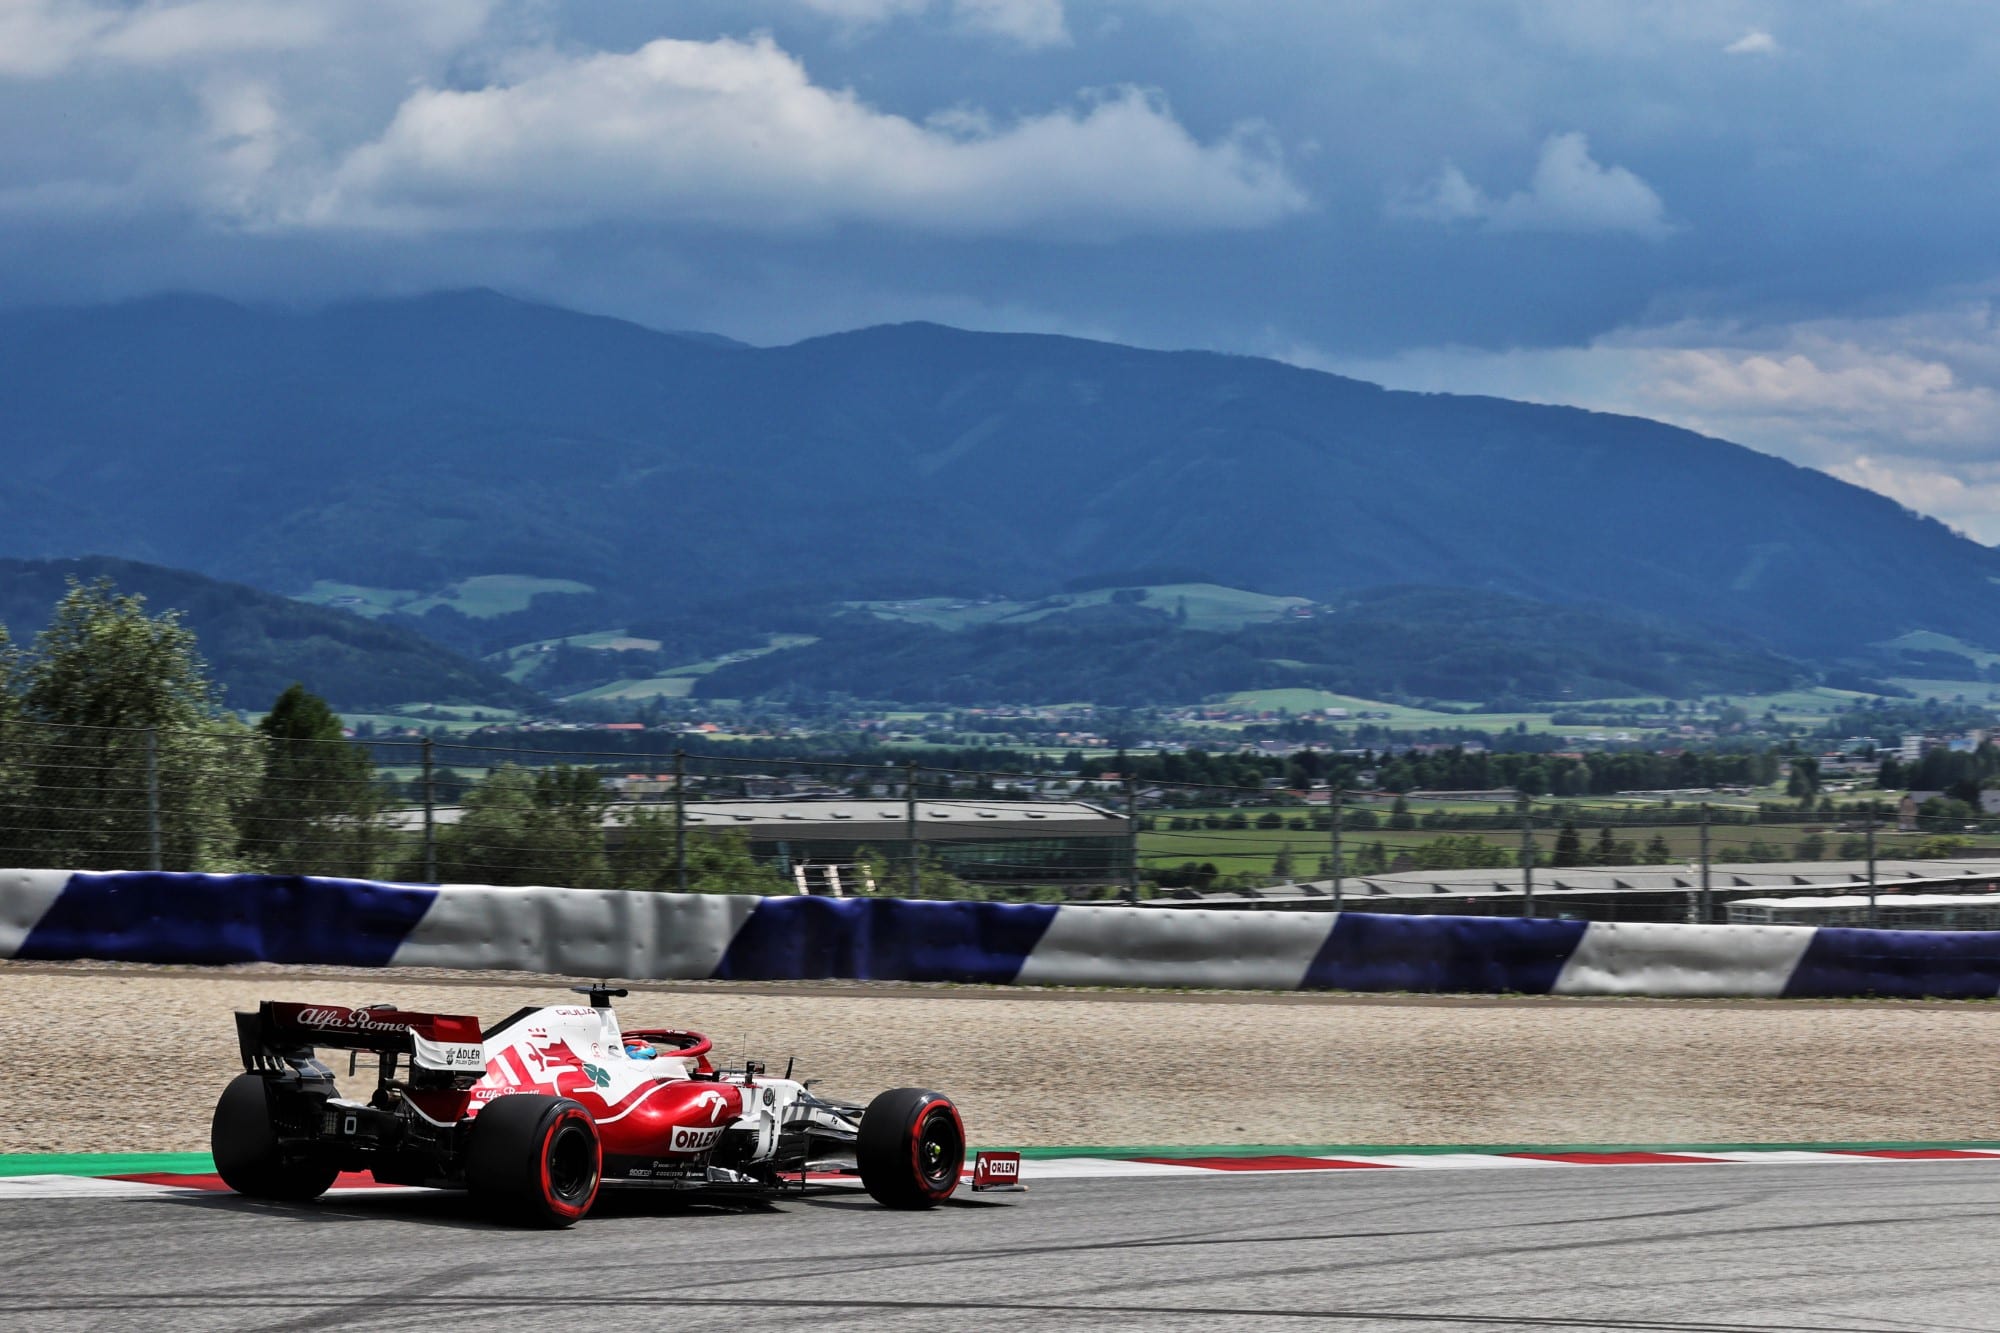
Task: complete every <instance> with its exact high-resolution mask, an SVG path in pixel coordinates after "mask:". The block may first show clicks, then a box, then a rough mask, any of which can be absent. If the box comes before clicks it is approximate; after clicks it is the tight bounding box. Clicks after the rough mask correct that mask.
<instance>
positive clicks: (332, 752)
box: [238, 684, 388, 878]
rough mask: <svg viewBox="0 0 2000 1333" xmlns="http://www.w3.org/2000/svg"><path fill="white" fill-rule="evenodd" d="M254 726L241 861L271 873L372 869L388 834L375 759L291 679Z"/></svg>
mask: <svg viewBox="0 0 2000 1333" xmlns="http://www.w3.org/2000/svg"><path fill="white" fill-rule="evenodd" d="M256 730H257V734H258V735H260V736H262V737H263V738H264V771H263V776H262V777H261V779H260V780H259V782H258V784H257V792H256V795H254V796H253V797H251V798H250V800H249V801H248V802H247V803H246V804H245V805H244V807H243V813H242V833H241V836H240V841H239V843H238V855H239V857H240V858H241V860H242V862H243V864H245V865H248V866H253V867H255V868H257V869H260V870H267V871H273V872H275V873H278V874H295V875H352V876H357V877H361V878H367V877H369V876H372V875H375V874H377V873H379V872H380V870H381V869H382V868H383V866H382V861H383V858H384V857H385V856H386V854H387V852H388V832H387V830H385V829H384V828H383V827H382V825H381V819H380V816H381V814H382V811H383V809H384V807H385V805H386V801H385V799H384V795H383V792H382V790H381V788H380V787H379V786H378V785H377V783H376V780H375V765H374V763H373V762H372V761H371V760H370V759H369V757H368V752H367V751H366V750H365V749H363V748H362V747H361V746H358V745H354V744H352V743H350V742H349V741H348V740H347V739H346V737H345V736H343V735H342V734H341V723H340V718H339V716H338V715H337V714H336V713H335V712H334V711H333V710H332V709H331V708H329V707H327V704H326V700H324V699H322V698H320V697H319V696H318V695H316V694H313V693H311V692H309V691H308V690H307V689H306V688H305V686H303V685H299V684H294V685H292V686H291V687H290V688H289V689H287V690H286V691H285V692H284V693H283V694H281V695H279V696H278V700H277V702H276V703H274V704H273V705H272V706H271V711H270V712H269V713H267V714H265V715H264V718H263V720H262V721H260V722H258V723H257V728H256Z"/></svg>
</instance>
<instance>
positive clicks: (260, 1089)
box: [208, 1074, 340, 1202]
mask: <svg viewBox="0 0 2000 1333" xmlns="http://www.w3.org/2000/svg"><path fill="white" fill-rule="evenodd" d="M208 1150H209V1152H210V1153H211V1154H213V1155H214V1157H215V1171H216V1174H217V1175H219V1176H221V1177H222V1183H223V1184H225V1185H227V1186H229V1188H230V1189H233V1190H235V1191H236V1192H237V1193H238V1194H244V1195H248V1196H249V1197H250V1198H253V1199H284V1200H289V1201H292V1202H299V1201H302V1200H305V1199H317V1198H318V1197H319V1196H320V1195H322V1194H324V1193H326V1189H327V1186H329V1185H331V1184H333V1179H334V1177H335V1176H337V1175H339V1174H340V1168H339V1167H337V1166H334V1165H333V1164H331V1163H328V1162H314V1161H310V1160H299V1159H296V1158H287V1157H286V1156H285V1155H284V1153H283V1152H282V1151H281V1150H280V1148H279V1146H278V1132H277V1127H276V1126H275V1125H274V1124H273V1123H272V1121H271V1092H270V1089H269V1087H267V1086H266V1084H265V1080H264V1079H263V1078H262V1077H260V1076H259V1075H256V1074H238V1075H237V1076H236V1077H235V1078H233V1079H231V1080H229V1086H228V1087H226V1088H224V1089H223V1090H222V1096H221V1097H220V1098H219V1099H218V1100H217V1101H216V1103H215V1118H214V1119H212V1120H211V1121H209V1125H208Z"/></svg>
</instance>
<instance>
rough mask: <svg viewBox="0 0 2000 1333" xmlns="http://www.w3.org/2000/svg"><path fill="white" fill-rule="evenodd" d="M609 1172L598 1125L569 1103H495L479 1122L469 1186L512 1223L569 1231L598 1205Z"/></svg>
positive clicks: (520, 1096) (542, 1099)
mask: <svg viewBox="0 0 2000 1333" xmlns="http://www.w3.org/2000/svg"><path fill="white" fill-rule="evenodd" d="M602 1170H603V1156H602V1152H601V1150H600V1148H599V1145H598V1141H597V1125H596V1123H595V1122H594V1121H592V1120H591V1118H590V1112H588V1111H586V1110H584V1109H583V1107H581V1106H580V1105H578V1104H577V1103H575V1102H573V1101H571V1100H570V1099H569V1098H567V1097H547V1096H543V1095H541V1094H539V1093H516V1094H515V1095H514V1096H512V1097H500V1098H496V1099H495V1100H493V1101H491V1102H488V1103H487V1104H486V1108H485V1109H484V1110H482V1111H481V1112H480V1113H479V1115H478V1118H476V1119H475V1120H474V1121H473V1122H472V1128H471V1138H470V1140H469V1141H468V1143H467V1144H466V1150H465V1187H466V1189H467V1190H468V1191H469V1192H470V1193H471V1194H472V1197H473V1198H474V1199H475V1200H477V1201H478V1202H479V1203H480V1204H481V1205H482V1206H484V1207H486V1208H488V1209H490V1210H491V1211H492V1212H494V1213H495V1214H497V1215H498V1216H500V1217H501V1218H503V1219H505V1220H507V1221H510V1222H514V1223H517V1224H519V1225H523V1226H535V1227H566V1226H569V1225H570V1224H571V1223H572V1222H575V1221H576V1220H577V1219H578V1218H580V1217H582V1216H583V1215H584V1214H585V1213H587V1212H589V1211H590V1206H591V1204H593V1203H595V1202H596V1201H597V1186H598V1182H599V1180H600V1178H601V1173H602Z"/></svg>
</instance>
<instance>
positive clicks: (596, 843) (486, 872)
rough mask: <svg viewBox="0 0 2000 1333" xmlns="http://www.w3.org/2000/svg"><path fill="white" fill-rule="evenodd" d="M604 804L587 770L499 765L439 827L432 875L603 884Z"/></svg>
mask: <svg viewBox="0 0 2000 1333" xmlns="http://www.w3.org/2000/svg"><path fill="white" fill-rule="evenodd" d="M610 806H611V794H610V793H609V792H608V791H606V790H605V789H604V784H603V782H602V781H600V780H599V778H598V776H597V774H596V773H595V772H593V771H592V770H590V769H587V768H572V767H571V766H569V765H568V764H557V765H554V766H553V767H550V768H538V769H535V770H533V771H530V770H528V769H525V768H521V767H519V766H517V765H514V764H502V765H501V766H500V767H499V768H496V769H494V770H493V771H492V772H491V773H490V774H488V775H487V777H486V780H485V781H484V782H482V783H480V784H479V785H478V786H477V787H475V788H473V789H472V791H470V792H469V793H467V794H466V798H465V806H464V811H463V813H462V814H461V815H460V817H459V821H458V823H457V824H455V825H450V826H447V827H446V828H444V829H442V830H440V831H439V833H438V839H437V843H438V873H439V874H440V875H442V876H443V877H444V878H445V879H446V880H447V881H457V882H460V883H472V884H547V885H552V886H555V887H559V888H572V889H596V888H604V887H607V886H608V885H609V883H610V881H611V867H610V862H609V860H608V859H607V857H606V854H605V836H604V835H605V818H604V817H605V813H606V811H607V810H609V808H610Z"/></svg>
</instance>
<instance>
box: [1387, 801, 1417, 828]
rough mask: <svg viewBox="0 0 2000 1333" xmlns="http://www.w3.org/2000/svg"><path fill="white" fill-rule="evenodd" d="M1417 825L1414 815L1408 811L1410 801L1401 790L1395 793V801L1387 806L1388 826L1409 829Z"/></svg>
mask: <svg viewBox="0 0 2000 1333" xmlns="http://www.w3.org/2000/svg"><path fill="white" fill-rule="evenodd" d="M1416 826H1417V820H1416V816H1414V815H1412V814H1411V813H1410V802H1409V800H1408V798H1406V797H1405V796H1404V795H1403V794H1402V793H1401V792H1397V793H1396V802H1395V804H1394V805H1392V806H1390V807H1389V827H1390V828H1393V829H1410V828H1415V827H1416Z"/></svg>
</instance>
